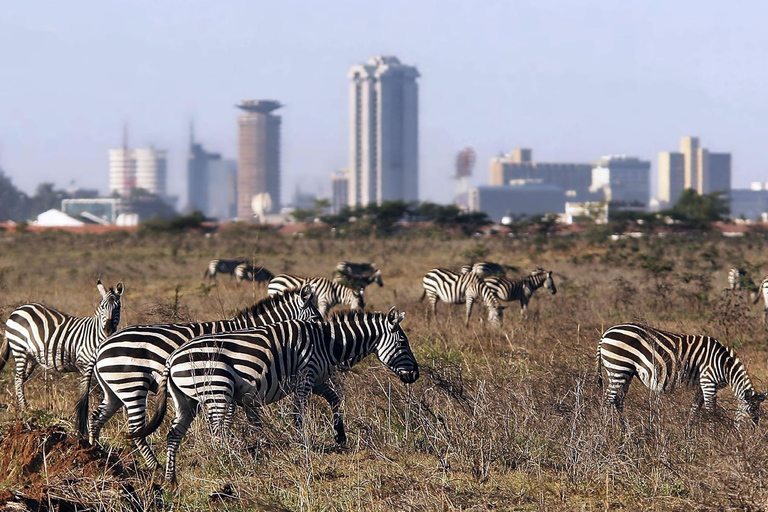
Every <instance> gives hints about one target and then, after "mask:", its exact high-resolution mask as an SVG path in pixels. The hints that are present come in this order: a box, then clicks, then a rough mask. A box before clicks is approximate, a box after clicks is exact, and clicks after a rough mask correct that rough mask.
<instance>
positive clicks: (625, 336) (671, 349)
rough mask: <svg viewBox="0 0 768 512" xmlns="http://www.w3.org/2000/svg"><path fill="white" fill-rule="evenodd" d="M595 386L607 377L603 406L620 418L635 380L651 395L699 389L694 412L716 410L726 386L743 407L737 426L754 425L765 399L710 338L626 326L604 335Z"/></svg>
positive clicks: (728, 352)
mask: <svg viewBox="0 0 768 512" xmlns="http://www.w3.org/2000/svg"><path fill="white" fill-rule="evenodd" d="M596 359H597V361H596V366H597V382H598V385H599V386H601V387H602V380H603V377H602V371H601V368H602V366H605V371H606V373H607V374H608V379H609V382H608V387H607V389H606V391H605V401H606V402H607V403H609V404H612V405H613V406H614V407H615V408H616V410H617V411H618V412H619V413H621V412H622V411H623V408H624V397H625V395H626V393H627V389H629V383H630V382H631V381H632V377H634V376H637V377H638V378H639V379H640V381H641V382H642V383H643V384H645V385H646V387H648V388H649V389H651V390H653V391H656V392H671V391H673V390H674V388H675V385H676V384H678V383H679V384H682V385H688V386H696V397H695V399H694V402H693V406H692V408H691V410H692V411H693V412H698V411H699V410H700V409H701V406H702V405H704V407H705V409H706V410H707V411H713V410H714V408H715V399H716V393H717V391H718V390H719V389H721V388H723V387H725V386H726V385H730V386H731V391H733V394H734V395H736V398H737V399H738V400H739V401H740V402H741V403H740V405H739V411H738V416H737V424H741V422H742V421H743V420H744V419H746V417H749V418H750V419H751V420H752V421H753V423H754V424H755V425H756V424H757V421H758V414H759V410H760V403H761V402H762V401H763V400H765V394H764V393H763V394H758V393H756V392H755V390H754V389H753V388H752V381H751V380H750V379H749V375H748V374H747V369H746V368H745V367H744V364H743V363H742V362H741V361H739V358H738V357H736V354H735V353H734V352H733V350H731V349H730V348H727V347H725V346H723V345H722V344H721V343H720V342H719V341H717V340H716V339H714V338H710V337H709V336H701V335H686V334H675V333H672V332H666V331H661V330H659V329H654V328H652V327H648V326H645V325H640V324H634V323H628V324H621V325H615V326H613V327H611V328H610V329H608V330H607V331H605V332H604V333H603V336H602V337H601V338H600V343H599V344H598V346H597V358H596Z"/></svg>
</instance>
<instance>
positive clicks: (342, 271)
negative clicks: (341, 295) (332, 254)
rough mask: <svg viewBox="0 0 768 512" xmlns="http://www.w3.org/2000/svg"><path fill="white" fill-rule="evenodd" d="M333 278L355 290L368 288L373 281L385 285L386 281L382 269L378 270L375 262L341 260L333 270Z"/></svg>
mask: <svg viewBox="0 0 768 512" xmlns="http://www.w3.org/2000/svg"><path fill="white" fill-rule="evenodd" d="M333 280H334V281H335V282H337V283H339V284H341V285H344V286H348V287H350V288H352V289H354V290H357V289H360V288H367V287H368V285H369V284H371V283H376V284H378V285H379V286H384V282H383V281H382V280H381V270H378V269H377V268H376V264H374V263H351V262H349V261H340V262H338V263H337V264H336V268H335V269H334V271H333Z"/></svg>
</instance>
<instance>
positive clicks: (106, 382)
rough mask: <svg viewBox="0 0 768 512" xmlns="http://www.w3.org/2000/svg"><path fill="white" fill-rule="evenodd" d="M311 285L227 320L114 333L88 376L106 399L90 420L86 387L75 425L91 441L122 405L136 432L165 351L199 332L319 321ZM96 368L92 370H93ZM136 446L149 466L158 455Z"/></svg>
mask: <svg viewBox="0 0 768 512" xmlns="http://www.w3.org/2000/svg"><path fill="white" fill-rule="evenodd" d="M312 299H313V292H312V288H311V287H310V286H303V287H302V288H301V289H300V290H292V291H290V292H285V293H282V294H278V295H275V296H273V297H268V298H265V299H262V300H260V301H259V302H257V303H256V304H254V305H253V306H251V307H249V308H246V309H244V310H242V311H240V312H239V313H238V314H237V315H236V316H235V317H234V318H232V319H230V320H218V321H214V322H198V323H186V324H160V325H135V326H131V327H126V328H125V329H122V330H121V331H119V332H117V333H115V335H114V336H112V337H110V338H109V339H108V340H107V341H106V342H104V344H103V345H102V346H101V347H100V348H99V350H98V351H97V353H96V355H95V357H94V358H93V359H92V360H91V362H90V368H91V369H90V371H89V372H88V377H87V378H88V380H89V381H90V375H91V374H92V373H95V374H96V379H97V381H98V383H99V385H100V386H101V389H102V390H103V391H104V399H103V400H102V402H101V404H100V405H99V407H98V408H97V409H96V410H95V411H94V412H93V414H92V415H91V418H90V421H89V419H88V387H90V386H86V388H85V390H84V392H83V394H82V395H81V396H80V401H79V402H78V403H77V424H78V425H77V427H78V430H79V431H80V432H81V433H82V434H83V435H85V431H86V424H87V429H88V431H89V436H88V438H89V441H90V442H91V444H93V443H95V442H97V441H98V439H99V433H100V432H101V429H102V427H103V426H104V424H105V423H106V422H107V420H109V418H111V417H112V416H113V415H114V414H115V412H117V411H118V410H119V409H120V407H121V406H123V407H125V409H126V415H127V417H128V429H129V431H130V432H136V431H137V430H139V429H140V428H141V427H143V426H144V423H145V419H146V406H147V395H148V394H149V392H150V390H151V391H157V379H158V378H159V377H160V374H162V372H163V368H165V362H166V360H167V359H168V356H169V355H170V354H171V352H173V351H174V350H176V349H177V348H179V347H180V346H181V345H183V344H184V343H186V342H188V341H189V340H191V339H192V338H196V337H197V336H200V335H203V334H211V333H216V332H224V331H235V330H239V329H246V328H251V327H257V326H260V325H267V324H271V323H275V322H280V321H283V320H292V319H298V320H308V321H312V320H314V321H316V320H320V314H319V313H318V312H317V309H316V308H315V306H314V305H313V304H312V302H313V301H312ZM94 367H95V372H94ZM136 444H137V445H138V447H139V451H140V452H141V454H142V456H143V457H144V459H145V460H146V462H147V464H148V465H149V466H150V467H151V468H155V467H157V466H158V462H157V459H156V458H155V455H154V453H152V450H151V449H150V447H149V445H148V444H147V441H146V440H145V439H141V438H140V439H137V440H136Z"/></svg>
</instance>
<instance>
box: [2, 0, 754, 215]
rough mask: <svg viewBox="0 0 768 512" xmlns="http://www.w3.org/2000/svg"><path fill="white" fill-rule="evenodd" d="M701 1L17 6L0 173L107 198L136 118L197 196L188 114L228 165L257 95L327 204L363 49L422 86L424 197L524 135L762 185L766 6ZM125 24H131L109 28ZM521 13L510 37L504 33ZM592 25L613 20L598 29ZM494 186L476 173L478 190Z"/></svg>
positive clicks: (172, 177)
mask: <svg viewBox="0 0 768 512" xmlns="http://www.w3.org/2000/svg"><path fill="white" fill-rule="evenodd" d="M690 5H693V4H690ZM690 5H688V6H686V4H685V3H682V4H680V5H668V6H661V5H633V6H624V5H609V6H606V5H604V4H601V3H597V2H584V3H579V5H578V6H574V5H570V4H568V3H565V2H562V3H556V4H550V5H539V4H535V3H529V2H519V3H515V4H507V3H502V2H487V3H486V4H484V5H483V8H482V9H477V8H473V7H470V6H465V5H462V4H461V3H458V2H456V3H452V2H446V3H441V4H439V5H438V4H427V3H424V4H419V5H416V6H409V16H408V17H403V16H402V15H401V11H402V9H403V8H405V7H406V4H405V3H398V2H394V3H392V4H388V5H387V6H382V7H381V9H379V10H378V11H377V13H376V15H375V16H373V15H372V14H371V13H370V12H369V11H370V9H365V8H364V7H362V6H350V5H348V4H341V3H334V2H331V3H330V4H328V5H323V6H322V8H321V7H320V6H302V7H303V9H304V10H305V11H306V14H307V16H306V17H307V18H309V19H312V22H313V23H312V24H311V25H307V24H306V23H305V22H301V21H299V22H297V23H298V25H297V29H296V30H295V33H294V32H292V35H291V36H289V37H282V36H280V34H278V31H276V29H275V28H274V27H272V26H269V24H266V25H265V26H264V28H263V30H261V31H260V33H259V34H254V33H253V32H252V31H249V30H247V25H248V23H247V20H250V19H252V18H253V17H254V16H257V15H258V16H267V17H271V18H276V19H290V18H291V17H292V11H293V10H294V8H293V7H291V5H290V3H288V4H281V5H279V6H272V5H267V6H259V7H257V6H251V5H248V4H247V3H238V2H233V3H232V4H230V5H221V6H219V5H217V6H196V8H194V9H188V8H184V6H183V5H182V4H180V3H177V2H173V1H171V2H168V3H163V4H162V5H153V6H146V7H145V8H143V9H136V10H132V9H128V8H127V7H126V6H107V5H103V4H99V3H96V2H74V4H70V5H68V6H66V8H65V7H64V6H61V5H58V4H56V3H50V4H48V6H47V8H44V9H40V8H32V7H31V6H29V5H19V6H16V7H15V8H14V9H13V12H12V13H8V16H6V17H4V19H3V20H0V43H2V45H3V47H4V48H10V49H16V48H23V51H13V52H11V51H6V52H5V53H6V54H7V56H6V58H5V59H4V65H5V66H6V70H7V78H8V79H7V81H6V83H4V86H3V89H2V91H1V93H0V110H2V111H3V112H4V115H3V116H0V166H2V167H3V169H4V170H5V171H6V172H7V173H8V174H9V176H10V177H11V178H12V179H13V180H14V183H16V184H17V185H18V186H20V188H22V189H23V190H25V191H28V192H32V191H33V190H34V188H35V187H36V184H37V183H40V182H44V181H53V182H54V183H56V184H57V185H59V186H65V185H68V184H69V183H70V181H71V180H73V179H74V180H75V181H76V182H77V183H78V184H79V185H81V186H89V187H93V186H95V187H98V188H99V189H100V190H101V191H102V192H103V193H105V192H106V190H107V187H108V182H107V177H106V173H105V172H104V171H105V162H104V157H103V155H104V151H105V150H106V149H108V148H114V147H119V145H120V126H121V124H122V123H123V122H128V123H129V124H130V126H131V129H132V131H135V132H136V133H141V134H143V135H142V136H140V137H138V138H136V140H134V141H133V142H134V144H133V145H134V146H136V147H146V146H149V145H152V144H154V145H155V146H156V147H162V148H164V149H166V150H167V151H168V165H169V169H168V172H169V176H168V182H169V190H168V193H169V194H171V195H182V196H186V193H185V191H186V183H185V174H186V169H185V163H186V158H185V155H186V151H187V147H186V146H187V124H188V122H189V120H190V119H195V120H196V121H197V122H198V124H199V126H200V129H199V138H200V140H202V141H205V143H206V146H210V147H213V148H216V149H217V151H221V153H222V154H223V155H226V156H228V157H234V156H235V155H236V147H237V138H236V126H233V125H234V124H235V123H233V117H234V116H233V115H232V112H231V107H230V105H231V104H232V103H233V102H235V101H237V100H238V99H240V98H244V97H252V96H254V95H258V96H259V97H277V98H280V100H281V101H282V102H284V103H286V104H287V107H286V109H285V111H284V114H283V116H284V119H285V123H284V127H283V145H284V147H283V169H284V173H283V175H284V178H285V184H284V187H283V189H284V190H285V191H291V190H293V189H294V187H295V184H296V183H301V184H302V189H304V190H310V191H313V192H316V191H323V194H324V195H326V196H328V195H330V190H329V188H330V183H329V181H328V175H329V173H330V172H332V171H333V170H335V169H339V168H346V167H348V162H349V157H348V155H349V146H348V116H349V112H348V98H347V96H348V89H347V79H346V72H347V70H348V69H349V67H350V66H352V65H354V64H356V63H358V62H361V61H363V60H364V59H366V58H368V57H369V56H370V55H382V54H393V55H398V56H399V57H400V58H402V59H405V60H406V61H407V62H413V63H416V64H417V65H418V66H419V70H420V72H421V73H422V74H423V76H424V77H425V78H424V79H422V80H420V82H419V86H420V96H421V98H420V99H421V100H422V101H421V105H420V153H421V156H420V161H419V167H420V172H419V174H420V178H421V179H420V189H421V191H422V194H421V199H424V200H439V201H442V202H448V201H450V199H451V197H452V188H453V184H452V182H451V181H450V179H449V176H450V175H451V174H452V171H453V158H454V155H455V152H456V151H457V150H458V149H460V148H462V147H465V146H467V145H469V146H472V147H474V148H475V150H476V152H477V160H478V162H479V163H482V162H487V161H488V159H489V158H490V157H492V156H494V155H496V154H498V153H499V151H504V150H506V149H507V148H509V147H514V146H525V147H535V148H536V149H537V152H538V153H539V154H541V155H546V156H547V160H550V161H592V160H593V159H594V158H596V157H597V156H598V155H602V154H611V153H619V154H632V155H637V156H639V157H641V158H643V159H647V160H651V161H652V162H653V167H654V169H653V176H654V184H652V189H653V190H657V187H656V185H655V176H656V173H657V169H656V165H657V158H656V155H657V154H658V152H659V151H663V150H668V149H674V146H672V147H670V141H673V140H676V139H677V138H678V137H679V136H680V134H686V133H692V134H696V135H698V136H699V137H701V139H702V140H706V141H707V144H708V146H710V147H715V148H725V149H727V150H728V151H729V152H731V153H732V154H733V157H734V160H733V186H734V187H746V186H748V184H749V183H750V182H751V181H765V180H766V176H768V156H766V155H763V154H762V152H761V151H760V150H759V148H760V142H761V141H762V140H764V139H765V137H766V136H768V126H767V125H766V123H765V121H764V119H766V116H765V115H764V113H765V112H766V111H768V99H766V98H765V97H764V94H763V93H762V91H763V90H764V89H765V85H766V82H768V72H766V71H765V70H764V69H763V67H762V66H760V62H759V58H758V57H757V55H756V54H755V53H754V52H753V51H750V50H749V48H759V47H761V46H762V44H761V42H760V41H763V42H768V36H766V35H765V34H764V33H763V32H762V31H761V30H760V27H759V23H758V20H759V19H761V15H760V14H761V13H768V7H766V6H763V5H754V6H752V7H753V9H751V10H750V12H749V16H747V13H746V11H741V12H740V11H738V10H728V11H727V12H723V11H722V9H720V8H718V6H717V5H716V4H714V3H707V2H704V3H697V4H695V5H696V9H690ZM116 16H126V17H127V18H128V19H130V20H131V21H132V22H131V23H126V24H123V25H121V26H120V27H118V28H117V29H116V28H115V27H114V25H113V24H112V23H111V21H110V20H114V18H115V17H116ZM681 17H685V19H687V20H688V21H689V23H686V24H682V25H681V24H679V23H678V21H676V20H679V19H680V18H681ZM212 19H215V20H216V21H215V22H212V21H211V20H212ZM170 20H174V21H173V23H171V22H170ZM425 20H430V23H428V24H426V23H425ZM509 20H517V21H516V22H515V23H516V25H515V27H516V28H515V30H512V31H510V30H505V28H506V27H508V22H509ZM522 20H524V23H523V22H521V21H522ZM595 23H599V24H600V27H601V29H600V30H598V31H588V32H589V36H588V37H587V36H585V35H584V34H585V28H587V27H590V26H593V25H594V24H595ZM115 30H117V32H115ZM713 33H717V34H718V37H717V38H715V39H713V38H712V37H711V34H713ZM339 34H344V36H343V37H341V36H339ZM268 42H269V44H267V43H268ZM350 42H354V44H350ZM438 49H439V50H438ZM244 61H247V62H251V63H253V64H254V65H249V66H242V65H241V64H240V63H241V62H244ZM96 62H99V63H100V64H99V66H96V65H95V64H94V63H96ZM33 63H34V65H33ZM604 69H610V70H611V73H609V74H605V73H602V72H601V70H604ZM201 70H205V72H204V73H201V72H200V71H201ZM52 76H55V77H56V79H55V80H52V79H51V77H52ZM307 76H308V77H311V80H310V82H309V83H311V86H308V85H307V84H308V82H307V81H306V80H302V79H301V78H302V77H307ZM564 84H567V87H564ZM480 168H481V167H480ZM485 180H486V178H485V176H484V173H482V172H479V173H476V176H475V177H474V178H473V180H472V184H473V185H476V184H483V183H486V181H485ZM282 199H288V197H286V195H285V194H284V197H283V198H282ZM180 203H181V204H186V197H183V198H182V200H181V201H180Z"/></svg>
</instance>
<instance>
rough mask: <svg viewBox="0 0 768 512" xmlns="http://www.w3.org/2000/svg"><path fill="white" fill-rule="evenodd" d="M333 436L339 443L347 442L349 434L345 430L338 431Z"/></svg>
mask: <svg viewBox="0 0 768 512" xmlns="http://www.w3.org/2000/svg"><path fill="white" fill-rule="evenodd" d="M333 438H334V439H335V440H336V443H337V444H347V434H345V433H344V432H337V433H336V435H335V436H333Z"/></svg>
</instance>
